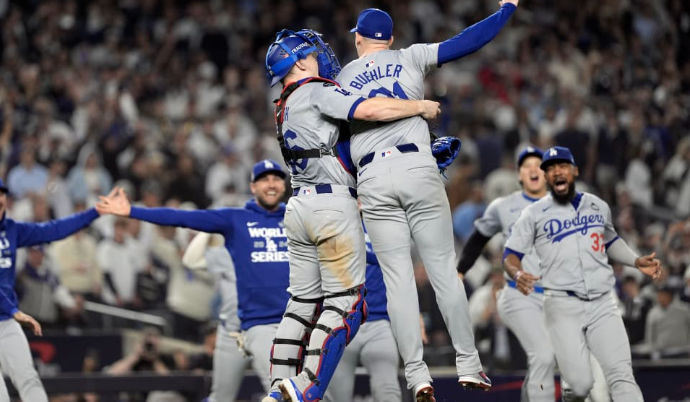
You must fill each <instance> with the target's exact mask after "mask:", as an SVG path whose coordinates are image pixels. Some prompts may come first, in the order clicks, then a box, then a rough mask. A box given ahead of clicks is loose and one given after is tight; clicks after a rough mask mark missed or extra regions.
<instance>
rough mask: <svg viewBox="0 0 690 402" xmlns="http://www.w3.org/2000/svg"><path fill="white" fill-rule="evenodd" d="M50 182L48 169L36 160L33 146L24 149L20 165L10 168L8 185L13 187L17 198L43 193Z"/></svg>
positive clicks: (13, 194) (14, 195)
mask: <svg viewBox="0 0 690 402" xmlns="http://www.w3.org/2000/svg"><path fill="white" fill-rule="evenodd" d="M46 184H48V169H46V167H45V166H43V165H41V164H40V163H38V162H36V155H35V150H34V148H32V147H29V146H27V147H25V148H23V149H22V151H21V153H20V157H19V165H17V166H15V167H13V168H12V169H10V171H9V174H8V175H7V186H8V187H9V188H11V189H12V190H11V191H12V192H11V194H12V196H13V197H14V198H16V199H21V198H24V197H25V196H27V195H30V194H38V193H42V192H43V190H44V189H45V188H46Z"/></svg>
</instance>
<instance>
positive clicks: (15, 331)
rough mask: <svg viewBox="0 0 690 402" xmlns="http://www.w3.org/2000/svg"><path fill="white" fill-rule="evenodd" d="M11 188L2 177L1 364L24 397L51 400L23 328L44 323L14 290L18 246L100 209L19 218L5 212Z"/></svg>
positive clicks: (3, 399) (55, 234)
mask: <svg viewBox="0 0 690 402" xmlns="http://www.w3.org/2000/svg"><path fill="white" fill-rule="evenodd" d="M7 192H8V189H7V187H5V184H4V183H3V182H2V180H0V216H1V218H0V250H1V251H2V255H1V256H0V367H1V368H2V372H4V373H5V374H7V375H8V376H9V377H10V379H11V380H12V383H14V386H15V388H16V389H17V391H19V396H20V397H21V399H22V400H24V401H31V402H48V396H47V395H46V392H45V390H44V389H43V385H42V384H41V380H40V378H39V377H38V373H37V372H36V369H35V368H34V364H33V359H32V358H31V351H30V350H29V342H28V341H27V339H26V335H24V332H23V331H22V329H21V328H20V325H22V326H25V327H27V328H29V329H31V331H32V332H33V333H34V335H37V336H41V324H39V323H38V322H37V321H36V320H34V319H33V317H31V316H29V315H27V314H24V313H22V312H21V311H19V308H18V307H17V295H16V294H15V292H14V280H15V259H16V256H17V249H18V248H20V247H30V246H33V245H36V244H43V243H50V242H53V241H57V240H60V239H64V238H65V237H67V236H69V235H71V234H74V233H76V232H78V231H80V230H82V229H83V228H85V227H87V226H89V225H90V224H91V222H93V221H94V220H96V218H98V212H96V210H95V209H93V208H92V209H89V210H87V211H84V212H80V213H78V214H74V215H71V216H68V217H66V218H63V219H58V220H54V221H49V222H42V223H27V222H15V221H14V220H12V219H10V218H7V217H6V216H5V208H6V207H7ZM112 194H114V193H111V195H112ZM0 379H1V377H0ZM3 391H4V392H2V393H1V394H0V402H9V400H10V397H9V395H8V394H7V389H6V388H5V389H4V390H3Z"/></svg>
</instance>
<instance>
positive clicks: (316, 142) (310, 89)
mask: <svg viewBox="0 0 690 402" xmlns="http://www.w3.org/2000/svg"><path fill="white" fill-rule="evenodd" d="M266 69H267V73H268V76H269V78H271V85H275V84H277V83H278V82H282V84H283V91H282V93H281V96H280V99H279V100H278V102H277V105H276V112H275V118H276V125H277V131H278V140H279V144H280V147H281V152H282V154H283V157H284V158H285V161H286V162H287V164H288V165H289V166H290V167H291V169H292V187H293V188H294V192H293V197H292V198H291V199H290V201H289V202H288V205H287V208H286V212H285V228H286V230H287V234H288V244H289V253H290V288H289V292H290V294H291V296H292V297H291V299H290V301H289V303H288V305H287V308H286V312H285V318H284V319H283V320H282V322H281V324H280V327H279V328H278V334H277V335H276V340H275V345H274V347H273V350H272V355H271V361H272V372H271V374H272V377H273V379H274V382H275V386H274V389H273V390H272V391H271V394H270V395H269V396H268V397H266V398H264V400H265V401H271V400H279V398H280V397H281V395H280V394H282V398H283V400H285V401H293V402H297V401H317V400H321V399H322V398H323V395H324V392H325V391H326V388H327V387H328V384H329V382H330V380H331V377H332V376H333V372H334V371H335V368H336V366H337V364H338V361H339V360H340V357H341V356H342V353H343V350H344V348H345V345H347V344H348V343H349V342H350V341H351V340H352V339H353V338H354V336H355V334H356V333H357V331H358V330H359V326H360V324H361V323H362V322H363V321H364V320H365V318H366V304H365V302H364V298H363V296H364V294H363V293H364V292H363V290H364V286H363V283H364V278H365V263H366V261H365V258H366V256H365V247H364V233H363V231H362V225H361V221H360V219H359V212H358V208H357V201H356V197H357V193H356V190H355V189H354V186H355V179H354V177H353V176H352V175H351V174H350V173H349V172H347V171H346V170H345V168H344V167H343V165H341V163H340V162H339V159H338V157H337V156H336V152H334V148H335V145H336V142H337V141H338V138H339V131H340V130H339V123H338V121H344V120H351V119H360V120H367V121H392V120H396V119H400V118H404V117H409V116H416V115H421V116H422V117H425V118H426V117H428V118H434V117H436V116H437V115H438V113H439V105H438V103H436V102H429V101H405V100H397V99H384V98H377V99H366V100H365V99H364V98H361V97H359V96H353V95H351V94H350V93H349V92H348V91H346V90H343V89H342V88H340V86H339V85H338V84H337V83H335V82H334V81H331V80H329V79H328V78H331V79H332V78H334V77H335V76H336V75H337V73H338V72H339V71H340V64H339V63H338V60H337V59H336V58H335V55H333V52H332V50H331V49H330V48H329V47H328V45H327V44H325V43H324V42H323V41H322V40H321V38H320V34H318V33H317V32H314V31H310V30H302V31H298V32H292V31H288V30H283V31H281V32H280V33H278V35H277V37H276V41H275V42H274V43H273V44H271V46H270V47H269V49H268V52H267V53H266ZM319 77H325V78H319ZM321 303H323V306H324V307H323V312H322V313H321V314H320V315H319V305H320V304H321ZM315 320H316V323H315V324H314V321H315ZM312 328H313V331H312V332H311V336H310V339H309V344H308V347H307V350H306V352H305V355H306V357H305V359H304V368H303V370H301V372H299V374H297V370H296V369H297V368H298V366H299V365H300V364H301V357H302V356H301V353H302V349H303V342H304V339H305V334H307V333H308V331H310V330H311V329H312ZM280 379H282V380H281V381H278V380H280ZM278 383H279V384H278ZM278 388H279V389H280V393H278Z"/></svg>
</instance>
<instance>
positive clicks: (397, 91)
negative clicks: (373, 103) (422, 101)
mask: <svg viewBox="0 0 690 402" xmlns="http://www.w3.org/2000/svg"><path fill="white" fill-rule="evenodd" d="M379 94H380V95H383V96H386V97H388V98H398V99H408V98H407V94H406V93H405V91H403V89H402V87H401V86H400V83H399V82H397V81H396V82H395V83H394V84H393V92H391V91H390V90H389V89H388V88H384V87H380V88H377V89H372V90H371V91H370V92H369V98H373V97H375V96H376V95H379Z"/></svg>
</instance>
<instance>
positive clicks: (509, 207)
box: [474, 191, 540, 286]
mask: <svg viewBox="0 0 690 402" xmlns="http://www.w3.org/2000/svg"><path fill="white" fill-rule="evenodd" d="M536 201H538V199H534V198H530V197H528V196H526V195H525V193H523V192H522V191H515V192H513V193H512V194H509V195H507V196H505V197H499V198H496V199H495V200H493V201H492V202H491V204H489V206H488V207H487V208H486V211H485V212H484V215H482V217H481V218H479V219H477V220H476V221H474V226H475V227H476V228H477V230H478V231H479V233H481V234H482V235H483V236H486V237H493V236H494V235H495V234H497V233H499V232H500V233H501V234H502V235H503V242H504V244H505V241H506V240H508V238H509V237H510V232H511V231H512V230H513V225H514V224H515V222H516V221H517V219H518V217H519V216H520V213H521V212H522V210H524V209H525V208H527V207H529V206H530V205H532V204H534V203H535V202H536ZM522 267H523V269H524V270H525V271H526V272H529V273H530V274H533V275H536V276H539V275H540V273H539V258H538V257H537V254H536V251H535V250H534V247H532V248H530V251H529V252H528V253H525V256H524V258H523V259H522ZM506 278H508V277H507V274H506ZM508 279H510V278H508ZM537 286H539V284H537Z"/></svg>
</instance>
